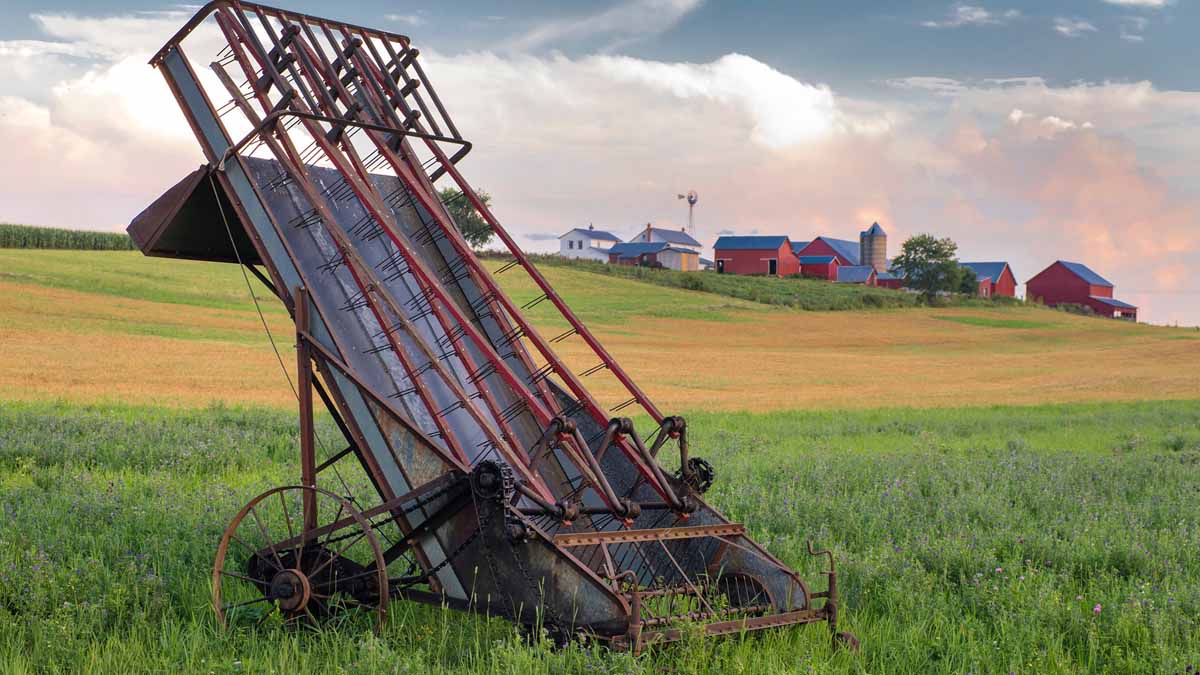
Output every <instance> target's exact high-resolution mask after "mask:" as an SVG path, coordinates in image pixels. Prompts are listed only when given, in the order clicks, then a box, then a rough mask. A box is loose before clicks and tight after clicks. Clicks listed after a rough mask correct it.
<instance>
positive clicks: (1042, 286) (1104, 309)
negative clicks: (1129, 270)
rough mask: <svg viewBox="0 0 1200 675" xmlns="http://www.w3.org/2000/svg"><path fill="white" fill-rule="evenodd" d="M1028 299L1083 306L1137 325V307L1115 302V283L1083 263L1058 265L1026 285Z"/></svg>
mask: <svg viewBox="0 0 1200 675" xmlns="http://www.w3.org/2000/svg"><path fill="white" fill-rule="evenodd" d="M1025 296H1026V297H1027V298H1029V299H1031V300H1032V299H1036V300H1040V301H1041V302H1043V303H1045V304H1047V305H1049V306H1051V307H1054V306H1057V305H1063V304H1073V305H1080V306H1083V307H1090V308H1091V309H1092V311H1094V312H1095V313H1096V314H1099V315H1100V316H1107V317H1112V318H1114V319H1127V320H1129V321H1137V307H1135V306H1133V305H1131V304H1129V303H1127V302H1121V301H1120V300H1116V299H1114V298H1113V285H1112V282H1110V281H1108V280H1107V279H1105V278H1104V277H1102V276H1100V275H1099V274H1096V273H1095V272H1093V271H1092V269H1091V268H1089V267H1088V266H1087V265H1084V264H1082V263H1077V262H1068V261H1066V260H1058V261H1055V262H1054V264H1052V265H1050V266H1049V267H1047V268H1046V269H1044V270H1042V271H1041V272H1038V273H1037V275H1035V276H1034V277H1033V278H1032V279H1030V280H1029V281H1026V282H1025Z"/></svg>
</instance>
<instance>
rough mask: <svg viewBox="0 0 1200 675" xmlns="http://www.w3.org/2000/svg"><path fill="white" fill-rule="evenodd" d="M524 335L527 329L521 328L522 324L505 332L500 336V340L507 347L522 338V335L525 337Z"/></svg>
mask: <svg viewBox="0 0 1200 675" xmlns="http://www.w3.org/2000/svg"><path fill="white" fill-rule="evenodd" d="M524 335H525V330H524V329H523V328H521V327H520V326H517V327H516V328H513V329H512V330H510V331H508V332H507V333H504V334H503V335H501V336H500V340H499V342H500V345H501V346H504V347H507V346H509V345H511V344H512V343H514V342H516V341H517V340H520V339H521V338H522V337H524Z"/></svg>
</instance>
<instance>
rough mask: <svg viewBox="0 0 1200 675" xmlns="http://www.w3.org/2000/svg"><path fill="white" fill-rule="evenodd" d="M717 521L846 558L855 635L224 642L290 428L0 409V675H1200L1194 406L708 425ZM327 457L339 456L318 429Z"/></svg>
mask: <svg viewBox="0 0 1200 675" xmlns="http://www.w3.org/2000/svg"><path fill="white" fill-rule="evenodd" d="M691 426H692V428H693V429H694V436H695V440H694V446H695V448H696V452H697V453H698V454H700V455H702V456H704V457H706V458H708V459H710V460H711V461H713V463H714V464H715V465H716V466H717V467H718V471H719V479H718V482H717V484H716V486H715V487H714V488H713V490H712V491H711V492H710V493H709V496H710V498H711V501H712V502H713V503H714V504H715V505H716V506H718V507H719V508H721V509H723V510H724V511H725V512H726V513H727V514H728V515H729V516H731V517H732V518H734V519H735V520H738V521H742V522H745V523H747V524H748V527H749V528H750V531H751V533H752V535H753V536H754V537H755V538H756V539H757V540H759V541H760V542H762V543H764V544H765V545H767V546H768V547H769V548H770V550H771V551H772V552H773V553H775V554H776V555H778V556H779V557H781V558H782V559H783V560H784V562H786V563H789V564H791V565H794V566H796V567H797V568H799V569H801V570H804V571H806V572H807V573H808V574H810V575H811V574H813V573H814V572H815V565H813V564H812V562H811V561H810V560H809V559H808V556H807V555H806V554H805V553H804V542H805V541H807V540H809V539H811V540H813V541H814V542H815V543H817V544H819V545H827V546H831V547H833V548H834V550H835V552H836V554H837V557H838V563H839V570H840V572H841V574H840V580H841V586H842V589H843V595H844V597H843V608H844V609H843V623H844V625H845V627H847V628H849V629H851V630H853V631H855V632H856V633H857V634H858V635H859V637H860V638H862V640H863V644H864V647H863V650H862V652H861V653H859V654H857V655H854V654H849V653H845V652H839V653H834V652H832V651H831V650H830V647H829V644H828V633H827V632H826V631H825V629H824V627H823V626H819V625H818V626H810V627H807V628H800V629H790V630H782V631H773V632H769V633H767V634H763V635H758V636H747V637H744V638H739V637H733V638H729V639H724V640H716V641H700V640H694V641H688V642H685V643H683V644H680V645H674V646H670V647H666V648H663V649H656V650H653V651H652V652H651V653H649V654H647V655H645V656H642V657H640V658H636V659H635V658H632V657H630V656H628V655H625V654H616V653H610V652H607V651H605V650H602V649H597V648H593V647H587V646H581V645H576V646H572V647H570V648H568V649H565V650H557V651H556V650H554V649H552V648H550V646H549V645H548V644H538V645H534V646H532V647H531V646H529V645H527V644H526V643H525V642H524V640H523V639H522V638H521V637H520V636H518V635H517V633H516V631H515V630H514V629H513V628H511V627H510V626H509V625H508V624H507V623H505V622H502V621H499V620H493V621H485V620H482V619H478V618H473V617H467V616H463V615H460V614H457V613H454V612H451V611H449V610H445V611H443V610H439V609H430V608H425V607H419V606H414V605H411V604H406V603H396V604H395V605H393V613H392V617H391V619H390V621H389V623H388V624H387V627H386V629H385V630H384V632H383V634H382V635H381V636H379V637H376V636H374V635H373V634H372V633H371V631H370V629H369V627H368V626H366V625H355V624H349V625H340V626H337V627H334V628H329V629H326V630H323V631H321V632H302V633H294V632H288V631H286V630H283V629H279V628H264V629H260V630H258V631H251V630H243V631H239V632H235V633H224V632H222V631H221V630H219V629H218V628H217V626H216V623H215V620H214V618H213V616H212V613H211V610H210V609H209V607H208V604H207V603H208V592H209V584H208V573H209V569H210V566H211V561H212V555H213V549H214V546H215V544H216V541H217V539H218V538H219V535H220V531H221V529H222V528H223V526H224V524H225V522H226V521H227V519H228V518H229V517H230V515H231V514H232V513H233V512H234V511H235V510H236V509H237V508H239V507H240V506H241V504H242V503H243V502H244V501H245V500H246V499H247V498H248V496H249V495H252V494H254V493H257V492H258V491H260V490H265V489H267V488H268V487H271V486H274V485H278V484H281V483H286V482H289V481H292V480H294V478H295V474H296V467H295V461H294V456H295V454H294V453H295V449H294V446H295V444H296V437H295V434H296V431H295V422H294V419H293V417H292V415H291V414H289V413H286V412H276V411H269V410H256V409H228V408H210V409H202V410H192V411H168V410H163V409H154V408H131V407H100V408H89V407H74V406H61V405H51V404H20V405H17V404H5V405H4V406H3V407H2V408H0V514H2V515H3V519H4V524H5V526H4V528H3V529H0V672H3V673H43V672H60V671H61V672H75V671H85V672H96V673H112V672H125V673H140V672H165V671H180V672H215V673H235V672H254V673H258V672H346V673H393V672H400V673H426V672H428V673H437V672H478V673H545V672H554V673H558V672H578V673H597V672H598V673H657V672H664V671H665V672H711V673H726V672H743V673H791V672H806V673H807V672H817V673H855V672H872V673H965V672H974V673H1006V672H1020V673H1079V672H1113V673H1163V672H1175V671H1182V670H1183V669H1184V668H1185V667H1186V665H1187V664H1189V663H1196V662H1197V661H1200V624H1198V617H1200V557H1198V556H1197V555H1196V552H1197V546H1198V545H1200V500H1198V499H1197V497H1198V495H1200V472H1198V471H1197V467H1198V465H1200V431H1198V429H1200V406H1197V405H1195V404H1194V403H1187V402H1159V403H1140V404H1091V405H1071V406H1044V407H1036V408H962V409H956V410H922V411H917V410H875V411H860V412H834V411H830V412H817V413H796V412H788V413H773V414H767V415H751V414H745V413H742V414H732V415H731V414H698V415H693V416H692V417H691ZM326 431H329V430H328V429H326Z"/></svg>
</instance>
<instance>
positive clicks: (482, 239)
mask: <svg viewBox="0 0 1200 675" xmlns="http://www.w3.org/2000/svg"><path fill="white" fill-rule="evenodd" d="M475 194H477V195H479V201H481V202H483V204H484V206H491V204H492V196H491V195H489V194H488V193H487V192H484V191H483V190H476V191H475ZM438 197H439V198H440V199H441V200H442V203H443V204H445V205H446V210H447V211H449V212H450V217H451V218H453V219H454V225H455V227H457V228H458V231H459V232H461V233H462V236H463V239H466V240H467V243H468V244H470V245H471V247H472V248H482V247H483V246H485V245H487V243H488V242H489V241H491V239H492V235H493V232H492V226H491V225H488V222H487V221H486V220H484V219H483V216H481V215H479V212H478V211H476V210H475V207H474V206H473V205H472V204H471V201H470V200H469V199H467V196H466V195H464V194H463V193H461V192H459V191H458V190H457V189H455V188H452V187H447V188H442V189H441V190H438Z"/></svg>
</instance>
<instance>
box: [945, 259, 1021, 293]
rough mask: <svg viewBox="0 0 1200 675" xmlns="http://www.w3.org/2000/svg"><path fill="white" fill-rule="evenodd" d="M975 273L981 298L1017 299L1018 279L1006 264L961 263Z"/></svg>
mask: <svg viewBox="0 0 1200 675" xmlns="http://www.w3.org/2000/svg"><path fill="white" fill-rule="evenodd" d="M959 264H960V265H962V266H963V267H966V268H967V269H969V270H971V271H972V272H974V273H975V278H976V279H977V280H978V281H979V297H981V298H992V297H996V296H1000V295H1002V296H1007V297H1010V298H1012V297H1016V295H1017V277H1016V276H1015V275H1013V271H1012V268H1011V267H1009V266H1008V263H1006V262H965V263H959Z"/></svg>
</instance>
